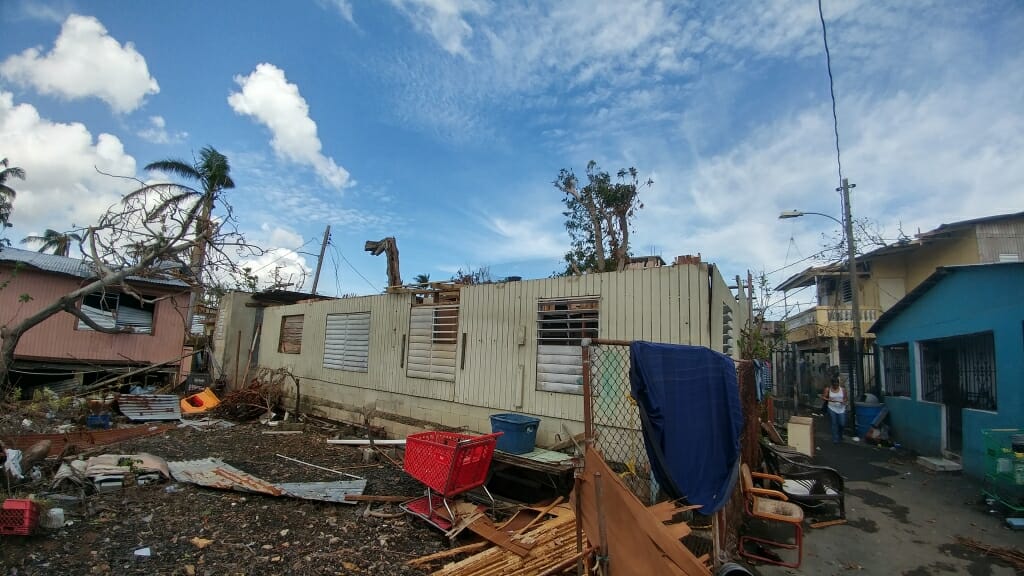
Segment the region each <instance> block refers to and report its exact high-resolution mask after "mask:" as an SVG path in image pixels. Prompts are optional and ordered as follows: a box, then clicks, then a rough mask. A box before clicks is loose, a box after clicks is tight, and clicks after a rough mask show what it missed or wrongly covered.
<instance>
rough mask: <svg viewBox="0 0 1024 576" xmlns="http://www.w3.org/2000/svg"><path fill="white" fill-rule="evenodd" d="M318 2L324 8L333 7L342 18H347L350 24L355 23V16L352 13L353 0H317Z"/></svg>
mask: <svg viewBox="0 0 1024 576" xmlns="http://www.w3.org/2000/svg"><path fill="white" fill-rule="evenodd" d="M317 4H319V5H320V6H322V7H324V8H329V9H333V10H334V11H336V12H337V13H338V14H340V15H341V17H342V18H344V19H345V20H347V21H348V22H349V24H355V23H356V21H355V18H354V16H353V14H352V2H351V0H317Z"/></svg>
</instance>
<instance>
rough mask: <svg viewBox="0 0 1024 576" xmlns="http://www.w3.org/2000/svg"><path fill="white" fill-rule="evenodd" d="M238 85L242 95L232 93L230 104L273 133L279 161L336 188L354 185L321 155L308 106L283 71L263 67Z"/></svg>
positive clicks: (326, 157)
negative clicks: (308, 170) (307, 169)
mask: <svg viewBox="0 0 1024 576" xmlns="http://www.w3.org/2000/svg"><path fill="white" fill-rule="evenodd" d="M235 82H236V83H237V84H238V85H239V86H241V88H242V91H241V92H233V93H232V94H231V95H230V96H229V97H228V103H229V104H230V105H231V108H232V109H233V110H234V111H235V112H236V113H238V114H241V115H243V116H251V117H252V118H254V119H255V120H256V121H257V122H259V123H260V124H263V125H264V126H266V127H267V128H269V129H270V133H271V134H272V136H273V137H272V138H271V141H270V144H271V146H272V147H273V149H274V153H275V154H277V156H278V157H279V158H282V159H284V160H288V161H290V162H294V163H296V164H302V165H306V166H310V167H312V168H313V169H314V170H315V171H316V173H317V175H319V176H320V179H321V180H323V182H324V183H325V184H327V185H329V186H332V187H333V188H336V189H341V188H344V187H345V186H351V185H353V184H354V182H351V181H350V179H349V173H348V171H347V170H345V169H344V168H342V167H341V166H338V165H337V164H336V163H335V162H334V159H333V158H331V157H328V156H325V155H324V154H323V153H322V151H321V148H322V145H321V143H320V138H319V137H318V136H317V126H316V123H315V122H314V121H313V120H312V119H311V118H310V117H309V106H308V105H307V104H306V100H305V99H304V98H303V97H302V95H301V94H300V93H299V87H298V86H296V85H295V84H292V83H290V82H288V79H287V78H285V75H284V71H283V70H281V69H280V68H278V67H276V66H274V65H273V64H267V63H263V64H259V65H257V66H256V70H254V71H253V72H252V74H250V75H248V76H235Z"/></svg>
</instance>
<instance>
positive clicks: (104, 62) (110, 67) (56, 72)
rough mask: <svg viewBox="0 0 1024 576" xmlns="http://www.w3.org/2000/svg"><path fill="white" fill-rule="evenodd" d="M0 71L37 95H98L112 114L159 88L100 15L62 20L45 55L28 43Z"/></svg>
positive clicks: (136, 104)
mask: <svg viewBox="0 0 1024 576" xmlns="http://www.w3.org/2000/svg"><path fill="white" fill-rule="evenodd" d="M0 75H3V76H4V77H5V78H7V79H8V80H10V81H13V82H16V83H18V84H20V85H28V86H32V87H33V88H35V90H36V91H38V92H39V93H41V94H52V95H56V96H59V97H62V98H67V99H72V100H73V99H79V98H89V97H95V98H99V99H101V100H103V101H104V102H106V103H107V104H108V105H109V106H110V107H111V109H113V110H114V111H115V112H117V113H127V112H131V111H133V110H136V109H137V108H139V107H140V106H141V105H142V103H143V100H144V99H145V97H146V96H147V95H149V94H156V93H158V92H160V86H159V85H158V84H157V82H156V79H154V78H153V77H152V76H150V75H149V69H148V67H147V66H146V59H145V58H143V57H142V55H141V54H139V52H138V51H137V50H135V46H134V45H132V43H131V42H127V43H125V44H124V45H122V44H120V43H119V42H118V41H117V40H116V39H114V38H113V37H111V36H110V35H108V34H107V29H106V28H104V27H103V24H101V23H100V21H99V20H97V19H96V18H93V17H91V16H80V15H78V14H72V15H70V16H68V18H67V20H65V21H64V25H63V26H62V27H61V32H60V36H58V37H57V40H56V42H55V43H54V45H53V49H52V50H51V51H50V52H49V53H48V54H43V53H42V50H41V48H39V47H34V48H29V49H27V50H25V51H24V52H22V53H21V54H18V55H15V56H11V57H10V58H8V59H7V60H5V61H4V62H3V63H2V64H0Z"/></svg>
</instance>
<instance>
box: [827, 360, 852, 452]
mask: <svg viewBox="0 0 1024 576" xmlns="http://www.w3.org/2000/svg"><path fill="white" fill-rule="evenodd" d="M821 399H822V400H825V401H826V402H828V416H829V419H830V420H831V421H832V443H833V444H839V443H841V442H842V441H843V428H845V427H846V408H847V406H849V405H850V399H849V398H848V397H847V395H846V388H844V387H843V386H842V385H841V384H840V383H839V375H838V374H836V375H833V376H832V384H831V385H829V387H828V388H825V391H824V392H823V393H822V395H821Z"/></svg>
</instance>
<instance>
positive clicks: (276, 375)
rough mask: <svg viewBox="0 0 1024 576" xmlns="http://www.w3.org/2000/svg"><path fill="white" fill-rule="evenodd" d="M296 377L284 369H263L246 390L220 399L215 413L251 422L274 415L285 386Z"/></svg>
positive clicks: (214, 410)
mask: <svg viewBox="0 0 1024 576" xmlns="http://www.w3.org/2000/svg"><path fill="white" fill-rule="evenodd" d="M289 379H291V380H292V381H294V379H295V377H294V376H292V375H291V373H290V372H288V371H287V370H285V369H283V368H279V369H277V370H270V369H267V368H261V369H260V370H259V371H258V372H257V374H256V377H255V378H253V379H252V380H251V381H249V383H248V385H247V386H246V387H245V388H241V389H239V390H234V391H232V392H229V393H227V394H226V395H224V397H223V398H221V399H220V404H219V405H218V406H217V407H216V408H214V409H213V413H214V414H216V415H218V416H220V417H222V418H230V419H232V420H240V421H249V420H255V419H257V418H261V417H263V416H265V415H268V414H272V413H273V412H274V409H275V408H276V407H277V406H278V404H280V402H281V398H282V397H283V396H284V384H285V382H286V381H288V380H289Z"/></svg>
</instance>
